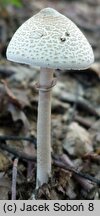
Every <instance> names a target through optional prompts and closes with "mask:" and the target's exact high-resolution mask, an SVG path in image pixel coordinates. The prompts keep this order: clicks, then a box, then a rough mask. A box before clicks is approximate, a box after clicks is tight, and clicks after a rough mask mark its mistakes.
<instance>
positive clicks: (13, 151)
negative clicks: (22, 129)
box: [0, 143, 36, 162]
mask: <svg viewBox="0 0 100 216" xmlns="http://www.w3.org/2000/svg"><path fill="white" fill-rule="evenodd" d="M0 148H1V149H3V150H6V151H7V152H9V153H11V154H13V155H15V157H18V158H19V159H22V160H29V161H33V162H36V157H32V156H29V155H27V154H26V153H24V152H20V151H17V150H16V149H15V148H12V147H10V146H8V145H6V144H4V143H0Z"/></svg>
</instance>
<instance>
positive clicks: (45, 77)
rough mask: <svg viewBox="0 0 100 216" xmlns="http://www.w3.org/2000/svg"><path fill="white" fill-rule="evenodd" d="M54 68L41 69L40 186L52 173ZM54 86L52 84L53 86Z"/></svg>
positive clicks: (38, 153)
mask: <svg viewBox="0 0 100 216" xmlns="http://www.w3.org/2000/svg"><path fill="white" fill-rule="evenodd" d="M52 79H53V70H51V69H44V68H42V69H41V72H40V80H39V86H40V87H39V104H38V122H37V182H36V187H37V188H38V187H39V186H41V185H42V184H43V183H47V181H48V177H49V176H50V175H51V89H52V88H47V87H48V86H50V85H51V83H52ZM51 87H52V86H51Z"/></svg>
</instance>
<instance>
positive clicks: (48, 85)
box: [7, 8, 94, 187]
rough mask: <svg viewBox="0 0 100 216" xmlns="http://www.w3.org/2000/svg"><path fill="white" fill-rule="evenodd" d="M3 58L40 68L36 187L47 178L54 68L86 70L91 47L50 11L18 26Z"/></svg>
mask: <svg viewBox="0 0 100 216" xmlns="http://www.w3.org/2000/svg"><path fill="white" fill-rule="evenodd" d="M7 59H8V60H11V61H14V62H18V63H24V64H29V65H33V66H35V65H36V66H39V67H40V79H39V84H37V87H38V89H39V103H38V120H37V180H36V182H37V183H36V185H37V187H39V186H41V185H42V184H43V183H47V182H48V178H49V176H50V175H51V135H50V134H51V89H52V87H53V86H54V85H55V84H56V81H55V79H53V74H54V70H55V69H60V71H61V70H64V69H70V70H71V69H73V70H74V69H75V70H76V69H77V70H81V69H86V68H88V67H89V66H90V65H91V64H92V63H93V61H94V55H93V51H92V48H91V45H90V44H89V43H88V41H87V39H86V38H85V36H84V35H83V33H82V32H81V31H80V30H79V28H78V27H77V26H76V25H75V24H74V23H73V22H72V21H71V20H70V19H68V18H67V17H65V16H64V15H62V14H60V13H59V12H57V11H56V10H54V9H52V8H44V9H42V10H41V11H40V12H39V13H37V14H36V15H34V16H32V17H31V18H30V19H28V20H27V21H26V22H25V23H24V24H22V25H21V26H20V27H19V28H18V30H17V31H16V32H15V34H14V36H13V37H12V39H11V41H10V43H9V45H8V48H7Z"/></svg>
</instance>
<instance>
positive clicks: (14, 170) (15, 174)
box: [11, 158, 18, 200]
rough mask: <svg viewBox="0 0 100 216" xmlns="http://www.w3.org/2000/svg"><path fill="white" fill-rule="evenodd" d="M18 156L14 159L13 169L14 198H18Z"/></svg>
mask: <svg viewBox="0 0 100 216" xmlns="http://www.w3.org/2000/svg"><path fill="white" fill-rule="evenodd" d="M17 165H18V158H15V159H14V162H13V170H12V198H11V199H12V200H16V180H17Z"/></svg>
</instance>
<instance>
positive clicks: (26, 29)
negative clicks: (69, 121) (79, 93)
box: [7, 8, 94, 70]
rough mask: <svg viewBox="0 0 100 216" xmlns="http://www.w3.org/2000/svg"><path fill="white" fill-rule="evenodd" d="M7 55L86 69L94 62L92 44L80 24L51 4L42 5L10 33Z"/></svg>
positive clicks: (31, 62)
mask: <svg viewBox="0 0 100 216" xmlns="http://www.w3.org/2000/svg"><path fill="white" fill-rule="evenodd" d="M7 59H8V60H11V61H14V62H19V63H24V64H29V65H34V66H35V65H36V66H40V67H45V68H54V69H75V70H76V69H85V68H87V67H89V66H90V65H91V64H92V63H93V62H94V54H93V50H92V48H91V45H90V44H89V42H88V41H87V39H86V37H85V36H84V35H83V33H82V32H81V31H80V30H79V28H78V27H77V26H76V25H75V24H74V23H73V22H72V21H71V20H70V19H68V18H67V17H65V16H64V15H62V14H60V13H59V12H57V11H56V10H54V9H52V8H45V9H43V10H41V11H40V12H39V13H37V14H36V15H34V16H33V17H31V18H30V19H28V20H27V21H26V22H25V23H24V24H22V25H21V26H20V27H19V28H18V30H17V31H16V32H15V34H14V35H13V37H12V39H11V41H10V43H9V45H8V48H7Z"/></svg>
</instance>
